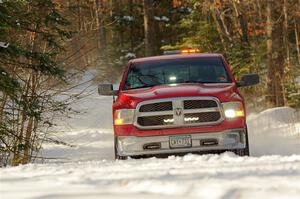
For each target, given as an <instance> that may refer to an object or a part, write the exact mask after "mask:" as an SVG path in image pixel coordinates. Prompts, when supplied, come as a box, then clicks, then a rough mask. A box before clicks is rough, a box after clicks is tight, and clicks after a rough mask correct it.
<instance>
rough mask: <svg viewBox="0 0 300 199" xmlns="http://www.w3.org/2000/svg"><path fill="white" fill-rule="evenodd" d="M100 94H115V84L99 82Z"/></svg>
mask: <svg viewBox="0 0 300 199" xmlns="http://www.w3.org/2000/svg"><path fill="white" fill-rule="evenodd" d="M98 94H99V95H106V96H108V95H114V90H113V85H112V84H99V85H98Z"/></svg>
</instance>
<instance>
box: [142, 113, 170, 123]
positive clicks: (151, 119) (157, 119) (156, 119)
mask: <svg viewBox="0 0 300 199" xmlns="http://www.w3.org/2000/svg"><path fill="white" fill-rule="evenodd" d="M172 120H173V115H157V116H148V117H139V118H138V123H139V124H140V125H141V126H158V125H161V126H164V125H168V124H172Z"/></svg>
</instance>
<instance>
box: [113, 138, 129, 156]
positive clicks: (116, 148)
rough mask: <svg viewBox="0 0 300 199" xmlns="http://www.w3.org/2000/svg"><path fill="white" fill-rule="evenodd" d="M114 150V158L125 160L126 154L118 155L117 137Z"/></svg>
mask: <svg viewBox="0 0 300 199" xmlns="http://www.w3.org/2000/svg"><path fill="white" fill-rule="evenodd" d="M114 150H115V159H116V160H126V159H127V158H128V157H127V156H120V155H119V154H118V137H115V142H114Z"/></svg>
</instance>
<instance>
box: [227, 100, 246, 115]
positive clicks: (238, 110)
mask: <svg viewBox="0 0 300 199" xmlns="http://www.w3.org/2000/svg"><path fill="white" fill-rule="evenodd" d="M222 105H223V110H224V115H225V117H226V118H237V117H244V116H245V112H244V107H243V104H242V103H241V102H225V103H222Z"/></svg>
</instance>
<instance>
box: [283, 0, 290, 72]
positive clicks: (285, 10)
mask: <svg viewBox="0 0 300 199" xmlns="http://www.w3.org/2000/svg"><path fill="white" fill-rule="evenodd" d="M283 14H284V26H283V27H284V28H283V39H284V47H285V50H286V65H287V67H288V68H290V66H291V63H290V62H291V60H290V46H289V35H288V28H289V25H288V20H289V19H288V0H283Z"/></svg>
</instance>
